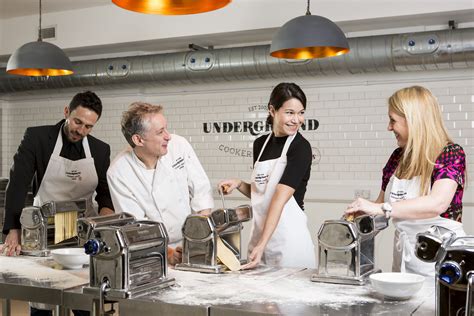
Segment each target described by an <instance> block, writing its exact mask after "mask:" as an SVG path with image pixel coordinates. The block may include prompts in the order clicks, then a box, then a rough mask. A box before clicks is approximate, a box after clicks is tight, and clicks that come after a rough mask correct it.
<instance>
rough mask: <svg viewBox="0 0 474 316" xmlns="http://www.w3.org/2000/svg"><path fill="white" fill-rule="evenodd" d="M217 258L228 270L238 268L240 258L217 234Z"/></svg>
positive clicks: (236, 269)
mask: <svg viewBox="0 0 474 316" xmlns="http://www.w3.org/2000/svg"><path fill="white" fill-rule="evenodd" d="M217 258H218V259H219V260H220V261H221V262H222V263H223V264H224V265H225V266H226V267H227V268H229V270H230V271H238V270H240V260H239V259H238V258H237V257H236V256H235V254H234V253H233V252H232V250H230V249H229V248H228V247H227V246H226V245H224V243H223V242H222V240H221V238H220V237H219V236H217Z"/></svg>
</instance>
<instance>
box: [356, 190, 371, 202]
mask: <svg viewBox="0 0 474 316" xmlns="http://www.w3.org/2000/svg"><path fill="white" fill-rule="evenodd" d="M354 198H355V199H357V198H363V199H366V200H368V199H370V190H363V189H356V190H354Z"/></svg>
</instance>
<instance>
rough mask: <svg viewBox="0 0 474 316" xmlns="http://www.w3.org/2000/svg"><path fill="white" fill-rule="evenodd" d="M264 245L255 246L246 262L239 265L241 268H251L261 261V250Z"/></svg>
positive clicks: (263, 248)
mask: <svg viewBox="0 0 474 316" xmlns="http://www.w3.org/2000/svg"><path fill="white" fill-rule="evenodd" d="M264 250H265V247H261V246H258V245H257V246H255V248H253V250H252V252H251V253H250V255H249V258H248V262H247V263H246V264H244V265H243V266H241V267H240V269H241V270H248V269H253V268H255V267H256V266H258V265H259V264H260V262H261V261H262V256H263V251H264Z"/></svg>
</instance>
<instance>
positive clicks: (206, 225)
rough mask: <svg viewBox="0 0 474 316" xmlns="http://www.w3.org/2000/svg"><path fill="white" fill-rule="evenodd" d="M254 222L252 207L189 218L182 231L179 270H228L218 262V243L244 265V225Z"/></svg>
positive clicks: (217, 211) (245, 206)
mask: <svg viewBox="0 0 474 316" xmlns="http://www.w3.org/2000/svg"><path fill="white" fill-rule="evenodd" d="M251 218H252V208H251V206H249V205H241V206H238V207H236V208H222V209H216V210H214V211H213V212H211V213H210V214H209V215H201V214H191V215H188V217H187V218H186V220H185V222H184V224H183V227H182V232H183V261H182V263H180V264H177V265H176V269H177V270H187V271H197V272H208V273H222V272H224V271H225V270H227V267H226V266H225V265H224V264H222V263H221V262H220V261H219V260H218V258H217V244H218V242H219V240H220V241H222V243H223V244H224V245H225V246H226V247H227V248H229V249H230V251H232V253H233V254H234V255H235V256H236V258H237V259H238V260H240V262H241V263H244V262H245V261H244V260H242V253H241V249H242V248H241V231H242V229H243V225H242V223H243V222H246V221H248V220H250V219H251Z"/></svg>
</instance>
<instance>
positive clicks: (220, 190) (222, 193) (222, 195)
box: [219, 187, 225, 209]
mask: <svg viewBox="0 0 474 316" xmlns="http://www.w3.org/2000/svg"><path fill="white" fill-rule="evenodd" d="M219 195H220V196H221V200H222V208H223V209H225V203H224V191H223V190H222V187H219Z"/></svg>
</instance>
